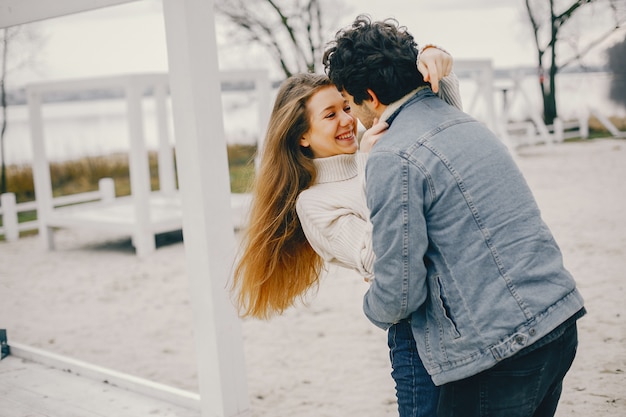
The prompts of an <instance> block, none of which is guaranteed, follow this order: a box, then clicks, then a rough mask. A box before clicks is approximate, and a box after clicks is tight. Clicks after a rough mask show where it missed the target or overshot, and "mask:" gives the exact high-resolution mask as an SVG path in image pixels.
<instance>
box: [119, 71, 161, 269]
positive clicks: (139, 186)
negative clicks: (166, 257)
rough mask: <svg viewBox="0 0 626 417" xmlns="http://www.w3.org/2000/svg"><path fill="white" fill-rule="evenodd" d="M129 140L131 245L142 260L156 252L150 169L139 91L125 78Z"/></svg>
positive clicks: (130, 79)
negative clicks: (133, 219) (132, 215)
mask: <svg viewBox="0 0 626 417" xmlns="http://www.w3.org/2000/svg"><path fill="white" fill-rule="evenodd" d="M125 92H126V105H127V112H128V133H129V137H130V154H129V158H128V161H129V171H130V191H131V194H132V196H133V209H134V213H135V227H134V229H135V230H134V232H133V245H134V246H135V251H136V253H137V256H139V257H143V256H146V255H148V254H150V253H152V252H154V250H155V249H156V242H155V239H154V234H152V233H151V232H150V230H149V224H150V169H149V167H148V152H147V151H146V141H145V137H144V131H143V109H142V106H141V99H142V93H143V91H142V89H141V87H140V86H139V83H135V82H133V78H132V77H129V78H128V79H127V82H126V86H125Z"/></svg>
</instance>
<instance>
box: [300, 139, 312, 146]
mask: <svg viewBox="0 0 626 417" xmlns="http://www.w3.org/2000/svg"><path fill="white" fill-rule="evenodd" d="M300 146H302V147H303V148H308V147H309V146H311V144H310V143H309V140H308V139H307V138H306V137H304V136H302V137H301V138H300Z"/></svg>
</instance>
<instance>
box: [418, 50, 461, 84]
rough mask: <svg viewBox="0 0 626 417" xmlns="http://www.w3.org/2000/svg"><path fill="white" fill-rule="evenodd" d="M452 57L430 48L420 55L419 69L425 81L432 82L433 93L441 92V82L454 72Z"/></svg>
mask: <svg viewBox="0 0 626 417" xmlns="http://www.w3.org/2000/svg"><path fill="white" fill-rule="evenodd" d="M452 62H453V59H452V56H451V55H450V54H449V53H447V52H446V51H442V50H441V49H439V48H437V47H434V46H430V47H426V48H425V49H423V50H422V52H421V53H420V55H419V57H418V59H417V69H418V70H419V72H420V73H422V76H423V77H424V81H426V82H430V86H431V88H432V89H433V92H435V93H436V92H438V91H439V80H441V79H442V78H443V77H445V76H446V75H448V74H450V72H452Z"/></svg>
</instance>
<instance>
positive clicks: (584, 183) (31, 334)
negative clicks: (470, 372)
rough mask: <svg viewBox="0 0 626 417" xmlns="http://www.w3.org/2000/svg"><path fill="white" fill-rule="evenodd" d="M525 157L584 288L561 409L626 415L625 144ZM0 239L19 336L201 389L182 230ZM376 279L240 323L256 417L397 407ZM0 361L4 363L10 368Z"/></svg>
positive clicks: (331, 284) (576, 146)
mask: <svg viewBox="0 0 626 417" xmlns="http://www.w3.org/2000/svg"><path fill="white" fill-rule="evenodd" d="M517 159H518V163H519V165H520V167H521V168H522V171H523V172H524V174H525V175H526V178H527V180H528V182H529V184H530V185H531V188H532V190H533V192H534V193H535V196H536V198H537V200H538V202H539V206H540V208H541V209H542V213H543V216H544V218H545V220H546V222H547V223H548V225H549V226H550V228H551V229H552V231H553V232H554V234H555V236H556V238H557V241H558V242H559V244H560V246H561V248H562V249H563V252H564V257H565V263H566V266H567V267H568V269H570V271H571V272H572V273H573V275H574V276H575V278H576V280H577V282H578V285H579V288H580V290H581V292H582V294H583V296H584V297H585V300H586V307H587V309H588V314H587V316H586V317H584V318H583V319H582V320H581V321H580V322H579V338H580V345H579V351H578V356H577V358H576V360H575V362H574V365H573V368H572V370H571V371H570V373H569V374H568V375H567V377H566V380H565V387H564V392H563V396H562V401H561V403H560V405H559V409H558V412H557V415H558V416H576V415H578V416H586V417H587V416H624V415H626V389H625V388H624V387H626V372H625V371H626V348H625V346H626V340H625V329H626V293H625V290H624V287H625V285H624V280H625V279H626V278H625V275H626V253H625V249H624V248H625V247H626V186H625V185H624V181H625V180H626V141H624V140H613V139H596V140H593V141H587V142H578V143H565V144H558V145H551V146H534V147H527V148H523V149H520V150H519V151H518V157H517ZM56 236H57V250H56V251H53V252H48V251H46V250H44V249H43V247H42V245H41V243H40V241H39V240H38V239H37V237H26V238H21V239H20V240H19V241H17V242H13V243H6V242H0V328H5V329H7V331H8V335H9V341H14V342H19V343H22V344H26V345H30V346H34V347H38V348H43V349H46V350H49V351H51V352H55V353H58V354H63V355H67V356H71V357H74V358H78V359H80V360H84V361H87V362H91V363H94V364H98V365H101V366H106V367H109V368H112V369H115V370H118V371H122V372H126V373H129V374H132V375H137V376H140V377H143V378H148V379H151V380H154V381H157V382H161V383H165V384H168V385H172V386H175V387H179V388H183V389H187V390H191V391H194V390H196V384H197V376H196V362H195V360H196V359H195V351H194V340H193V328H192V320H191V310H190V306H189V295H188V292H187V281H186V279H187V278H186V272H185V259H184V247H183V244H182V242H181V239H180V236H179V234H170V235H168V236H165V237H164V238H163V239H161V241H160V242H159V249H158V250H157V251H156V252H155V253H153V254H151V255H150V256H148V257H147V258H145V259H139V258H137V257H136V256H134V254H133V249H132V246H131V244H130V241H129V240H128V239H127V238H125V237H123V236H116V235H110V234H102V233H94V232H92V231H79V230H63V231H60V232H58V233H57V234H56ZM366 289H367V284H366V283H364V282H363V280H362V279H361V278H360V277H358V276H357V275H356V274H354V273H352V272H350V271H346V270H343V269H340V268H331V269H330V270H329V273H328V274H327V276H325V277H324V279H323V281H322V285H321V287H320V289H319V292H318V293H317V294H316V295H315V296H314V297H312V298H311V300H310V303H309V305H308V306H299V307H297V308H293V309H291V310H289V311H288V312H287V313H286V314H284V315H283V316H281V317H277V318H275V319H272V320H270V321H267V322H262V321H258V320H244V321H243V322H242V331H243V337H244V351H245V355H246V370H247V375H248V391H249V396H250V404H251V411H252V412H251V415H252V416H254V417H283V416H284V417H309V416H311V417H313V416H315V417H323V416H329V417H330V416H332V417H336V416H356V415H359V416H377V417H380V416H395V415H397V411H396V404H395V393H394V388H393V381H392V379H391V376H390V375H389V372H390V366H389V360H388V349H387V346H386V335H385V332H383V331H382V330H379V329H378V328H376V327H374V326H373V325H372V324H370V323H369V322H368V321H367V320H366V318H365V317H364V315H363V314H362V311H361V297H362V295H363V293H364V291H365V290H366ZM0 366H1V363H0Z"/></svg>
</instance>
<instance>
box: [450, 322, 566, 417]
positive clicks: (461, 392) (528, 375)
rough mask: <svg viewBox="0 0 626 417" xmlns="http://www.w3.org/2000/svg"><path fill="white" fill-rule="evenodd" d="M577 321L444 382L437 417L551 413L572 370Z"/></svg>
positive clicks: (531, 416) (512, 416)
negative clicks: (510, 354) (485, 367)
mask: <svg viewBox="0 0 626 417" xmlns="http://www.w3.org/2000/svg"><path fill="white" fill-rule="evenodd" d="M577 346H578V333H577V329H576V321H575V320H568V322H566V323H564V324H563V325H561V326H559V327H557V328H556V329H555V330H553V331H552V332H551V333H549V334H548V335H546V336H545V337H543V338H542V339H541V340H539V341H537V342H536V343H535V344H533V345H531V346H529V347H527V348H525V349H523V350H522V351H520V352H519V353H518V354H516V355H515V356H513V357H511V358H508V359H505V360H503V361H502V362H500V363H499V364H497V365H496V366H494V367H493V368H491V369H488V370H486V371H484V372H481V373H479V374H477V375H474V376H472V377H469V378H467V379H463V380H460V381H454V382H451V383H448V384H444V385H442V386H441V391H440V393H439V406H438V416H439V417H486V416H489V417H552V416H554V413H555V411H556V406H557V404H558V402H559V398H560V396H561V390H562V388H563V378H564V377H565V374H566V373H567V371H568V370H569V369H570V366H571V365H572V362H573V361H574V356H576V348H577Z"/></svg>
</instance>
